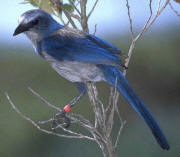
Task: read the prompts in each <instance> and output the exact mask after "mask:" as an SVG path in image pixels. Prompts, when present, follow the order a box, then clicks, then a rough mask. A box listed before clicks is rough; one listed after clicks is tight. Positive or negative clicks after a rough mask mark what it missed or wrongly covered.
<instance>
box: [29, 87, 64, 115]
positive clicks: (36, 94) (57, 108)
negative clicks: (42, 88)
mask: <svg viewBox="0 0 180 157" xmlns="http://www.w3.org/2000/svg"><path fill="white" fill-rule="evenodd" d="M28 89H29V90H30V91H31V92H32V93H33V94H34V95H35V96H36V97H37V98H38V99H40V100H41V101H42V102H44V103H46V104H47V105H48V106H49V107H50V108H53V109H55V110H57V111H59V112H61V111H62V110H61V109H60V108H59V107H56V106H54V105H53V104H51V103H50V102H48V101H47V100H46V99H45V98H43V97H42V96H40V95H39V94H38V93H37V92H36V91H34V90H33V89H32V88H31V87H28Z"/></svg>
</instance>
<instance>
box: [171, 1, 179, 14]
mask: <svg viewBox="0 0 180 157" xmlns="http://www.w3.org/2000/svg"><path fill="white" fill-rule="evenodd" d="M169 6H170V8H171V10H172V11H173V12H174V13H175V14H176V15H177V16H179V17H180V13H179V12H178V11H177V10H176V9H175V8H174V7H173V6H172V4H171V2H169Z"/></svg>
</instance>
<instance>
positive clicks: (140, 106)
mask: <svg viewBox="0 0 180 157" xmlns="http://www.w3.org/2000/svg"><path fill="white" fill-rule="evenodd" d="M18 22H19V25H18V27H17V28H16V30H15V32H14V34H13V35H14V36H15V35H18V34H20V33H25V34H26V36H27V37H28V38H29V39H30V40H31V42H32V44H33V47H34V48H35V51H36V53H38V54H39V55H40V56H41V57H43V58H44V59H45V60H47V62H49V63H50V65H51V66H52V68H53V69H54V70H55V71H56V72H57V73H59V74H60V75H61V76H63V77H64V78H66V79H67V80H69V81H71V82H74V83H76V84H77V87H78V91H79V95H78V96H77V97H75V98H74V99H73V100H72V102H71V103H70V104H69V105H67V106H66V107H65V108H64V110H63V113H64V116H65V113H66V112H68V111H69V110H70V108H71V107H72V106H73V105H74V104H75V103H76V102H77V101H78V100H79V99H80V98H81V97H82V96H83V95H84V94H85V93H86V85H85V83H86V82H99V81H105V82H107V83H108V84H110V85H112V86H115V84H116V80H117V84H116V87H117V89H118V91H119V92H120V93H121V94H122V95H123V96H124V97H125V99H126V100H127V101H128V103H129V104H130V105H131V106H132V107H133V108H134V110H135V111H136V112H137V113H138V115H139V116H140V117H141V118H142V119H143V120H144V121H145V122H146V124H147V125H148V126H149V128H150V129H151V131H152V134H153V135H154V137H155V138H156V140H157V142H158V143H159V144H160V146H161V147H162V148H163V149H167V150H168V149H169V144H168V142H167V140H166V138H165V136H164V134H163V132H162V130H161V129H160V127H159V125H158V123H157V122H156V120H155V119H154V118H153V116H152V115H151V113H150V111H149V109H148V108H147V107H146V106H145V104H144V103H143V102H142V100H141V99H140V98H139V97H138V96H137V94H136V93H135V92H134V90H133V89H132V88H131V87H130V85H129V83H128V81H127V80H126V79H125V77H124V76H123V74H122V72H121V71H120V70H119V68H118V67H119V66H123V64H122V62H121V60H120V59H119V58H118V57H117V54H121V51H120V50H119V49H118V48H116V47H115V46H114V45H112V44H111V43H109V42H107V41H105V40H102V39H100V38H98V37H96V36H94V35H91V34H88V33H85V32H81V31H79V30H76V29H72V28H69V27H66V26H62V25H60V24H59V23H58V22H57V21H55V20H54V19H53V18H52V16H51V15H50V14H48V13H46V12H45V11H42V10H40V9H34V10H29V11H27V12H25V13H23V14H22V15H21V16H20V18H19V21H18ZM61 114H62V113H61Z"/></svg>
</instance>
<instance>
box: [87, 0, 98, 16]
mask: <svg viewBox="0 0 180 157" xmlns="http://www.w3.org/2000/svg"><path fill="white" fill-rule="evenodd" d="M98 1H99V0H96V1H95V3H94V5H93V7H92V9H91V11H90V12H89V14H88V16H87V18H88V19H89V17H90V16H91V14H92V13H93V12H94V9H95V8H96V5H97V3H98Z"/></svg>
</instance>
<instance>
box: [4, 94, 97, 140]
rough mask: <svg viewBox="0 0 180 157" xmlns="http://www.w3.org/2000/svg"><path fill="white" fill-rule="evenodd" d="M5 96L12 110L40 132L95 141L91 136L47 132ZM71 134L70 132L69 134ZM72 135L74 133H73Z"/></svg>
mask: <svg viewBox="0 0 180 157" xmlns="http://www.w3.org/2000/svg"><path fill="white" fill-rule="evenodd" d="M5 96H6V98H7V99H8V101H9V103H10V104H11V106H12V108H13V109H14V110H15V111H16V112H17V113H18V114H19V115H20V116H21V117H22V118H23V119H25V120H27V121H28V122H30V123H31V124H32V125H33V126H35V127H36V128H37V129H38V130H40V131H42V132H44V133H47V134H51V135H56V136H59V137H65V138H78V139H82V138H85V139H88V140H91V141H94V139H93V138H91V137H89V136H84V135H82V134H77V135H76V136H71V135H62V134H58V133H55V132H53V131H49V130H45V129H43V128H41V127H40V126H39V125H38V124H37V123H36V122H34V121H33V120H32V119H31V118H29V117H27V116H26V115H24V114H23V113H22V112H21V111H20V110H19V109H18V108H17V107H16V106H15V105H14V103H13V101H12V100H11V98H10V96H9V95H8V93H7V92H5ZM63 130H64V131H66V132H67V131H68V132H69V130H67V129H63ZM69 133H70V132H69ZM71 133H72V132H71ZM73 134H76V133H75V132H73Z"/></svg>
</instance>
